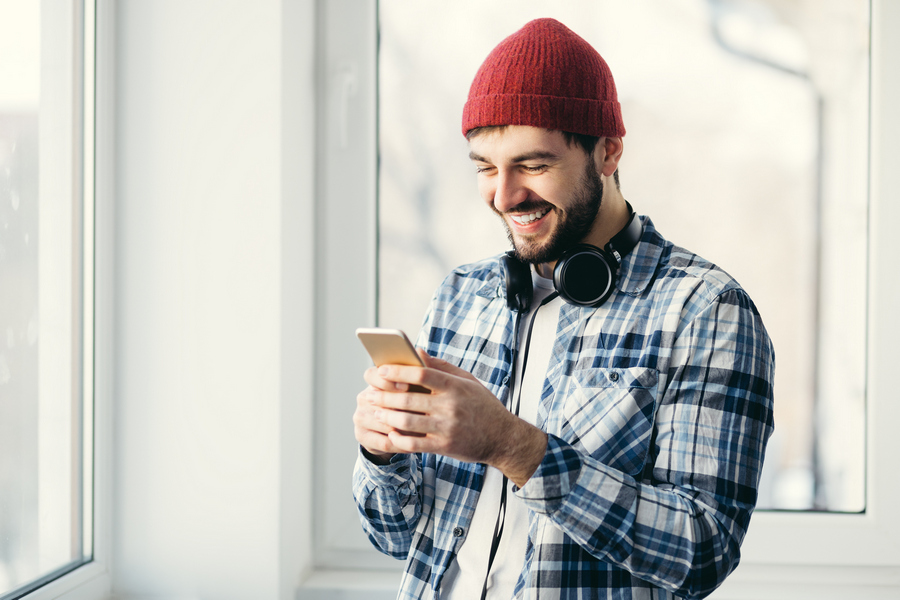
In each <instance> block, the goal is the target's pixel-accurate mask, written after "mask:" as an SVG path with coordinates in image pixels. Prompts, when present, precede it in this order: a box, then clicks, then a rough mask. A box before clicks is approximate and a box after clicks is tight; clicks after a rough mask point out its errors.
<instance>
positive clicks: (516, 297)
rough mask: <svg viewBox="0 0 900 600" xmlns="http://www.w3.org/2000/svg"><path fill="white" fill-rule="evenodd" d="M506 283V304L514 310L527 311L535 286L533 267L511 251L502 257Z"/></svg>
mask: <svg viewBox="0 0 900 600" xmlns="http://www.w3.org/2000/svg"><path fill="white" fill-rule="evenodd" d="M501 263H502V265H503V273H504V278H505V285H506V305H507V306H509V308H510V309H512V310H517V311H519V312H525V311H527V310H528V309H529V308H530V307H531V296H532V293H533V287H532V283H531V268H530V267H529V266H528V265H527V264H526V263H524V262H522V261H521V260H519V259H518V258H516V255H515V252H512V251H509V252H507V253H506V254H504V255H503V256H502V257H501Z"/></svg>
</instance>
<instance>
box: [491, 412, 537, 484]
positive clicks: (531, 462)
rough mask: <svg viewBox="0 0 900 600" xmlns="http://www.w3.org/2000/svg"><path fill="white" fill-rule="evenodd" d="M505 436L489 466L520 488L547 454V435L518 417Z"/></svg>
mask: <svg viewBox="0 0 900 600" xmlns="http://www.w3.org/2000/svg"><path fill="white" fill-rule="evenodd" d="M513 418H514V419H515V421H514V424H513V426H512V427H509V428H507V429H506V431H507V435H506V436H504V438H503V439H502V440H501V441H500V444H499V452H498V455H497V457H496V458H495V459H494V460H493V461H492V464H491V466H493V467H496V468H497V469H499V470H500V471H501V472H502V473H503V474H504V475H506V476H507V477H508V478H509V480H510V481H512V482H513V483H515V484H516V485H517V486H518V487H522V486H524V485H525V483H527V482H528V480H529V479H530V478H531V476H532V475H534V472H535V471H537V468H538V466H539V465H540V464H541V461H543V460H544V454H545V453H546V452H547V434H546V433H544V432H543V431H541V430H540V429H538V428H537V427H535V426H534V425H531V424H530V423H528V422H526V421H523V420H522V419H520V418H518V417H513Z"/></svg>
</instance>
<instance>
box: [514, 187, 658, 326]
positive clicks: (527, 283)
mask: <svg viewBox="0 0 900 600" xmlns="http://www.w3.org/2000/svg"><path fill="white" fill-rule="evenodd" d="M628 210H629V211H630V212H631V217H630V218H629V219H628V223H627V224H626V225H625V227H623V228H622V230H621V231H619V233H617V234H616V235H615V236H613V238H612V239H611V240H610V241H609V243H608V244H607V245H606V247H605V248H603V249H601V248H598V247H597V246H592V245H590V244H576V245H575V246H572V247H571V248H569V249H568V250H567V251H566V252H565V253H563V255H562V256H561V257H560V259H559V260H558V261H557V263H556V268H554V269H553V287H555V288H556V291H557V292H559V295H560V296H561V297H562V298H563V300H565V301H566V302H568V303H570V304H575V305H577V306H592V307H597V306H600V305H601V304H603V303H604V302H606V299H607V298H609V297H610V296H611V295H612V293H613V290H614V289H615V284H616V273H617V272H618V270H619V265H620V264H621V263H622V258H623V257H624V256H625V255H627V254H628V253H629V252H631V250H632V249H633V248H634V247H635V246H636V245H637V243H638V242H639V241H640V239H641V234H642V233H643V230H644V228H643V226H642V225H641V220H640V219H639V218H637V215H636V213H635V212H634V209H632V208H631V205H630V204H629V205H628ZM501 263H502V266H503V271H504V275H505V279H506V304H507V305H508V306H509V308H510V309H512V310H515V311H518V312H520V313H522V312H526V311H527V310H528V309H529V307H530V306H531V296H532V292H533V286H532V283H531V266H530V265H529V264H528V263H525V262H523V261H521V260H519V259H518V258H516V255H515V252H514V251H512V250H510V251H509V252H507V253H506V254H504V255H503V256H502V257H501Z"/></svg>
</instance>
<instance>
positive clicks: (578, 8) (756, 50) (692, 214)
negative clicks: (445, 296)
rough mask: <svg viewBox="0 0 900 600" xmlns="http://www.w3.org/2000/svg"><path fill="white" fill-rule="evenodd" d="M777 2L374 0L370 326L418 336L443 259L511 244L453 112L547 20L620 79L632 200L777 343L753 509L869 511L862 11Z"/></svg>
mask: <svg viewBox="0 0 900 600" xmlns="http://www.w3.org/2000/svg"><path fill="white" fill-rule="evenodd" d="M476 4H478V7H477V11H478V14H479V15H480V16H481V17H482V18H479V19H476V20H473V19H471V18H470V15H471V14H473V12H474V11H475V10H476ZM783 4H784V3H781V2H777V1H769V0H755V1H753V2H729V1H717V2H709V1H707V0H694V1H685V2H679V3H675V4H673V3H671V2H667V1H664V0H658V1H651V2H643V3H637V4H635V3H605V2H595V1H592V0H585V1H583V2H569V3H565V4H564V5H559V6H556V7H553V8H551V7H549V6H548V5H547V3H546V2H521V3H519V4H517V10H515V11H508V10H506V9H505V8H504V7H503V6H502V5H498V4H494V5H483V3H473V2H457V3H455V4H454V6H453V9H452V10H450V9H447V8H445V9H443V10H441V11H440V12H439V13H436V12H435V11H434V10H433V7H432V6H429V5H428V3H418V4H414V5H411V4H409V3H406V2H392V1H390V0H388V1H385V2H382V3H381V4H380V12H379V23H380V31H381V36H380V48H379V115H378V116H379V132H380V134H379V151H380V157H381V160H380V166H381V168H380V171H379V204H378V206H379V215H378V219H379V236H378V240H379V264H378V269H379V270H378V277H379V279H378V294H379V297H378V300H379V301H378V310H379V313H378V319H379V322H380V323H381V324H383V325H385V326H388V327H401V328H403V329H405V330H406V331H408V332H410V333H411V335H413V336H414V335H415V332H417V331H418V328H419V323H420V320H421V317H422V314H423V312H424V311H423V307H425V306H427V304H428V300H429V299H430V296H431V293H432V292H433V291H434V289H435V288H436V287H437V285H438V284H439V283H440V281H441V279H443V277H444V276H445V275H446V274H447V273H448V272H449V271H450V269H452V268H453V267H455V266H457V265H460V264H464V263H466V262H471V261H474V260H479V259H481V258H484V257H487V256H492V255H494V254H498V253H499V252H502V251H505V250H507V249H508V248H509V244H508V242H507V241H506V237H505V232H504V230H503V228H502V226H501V225H500V223H499V220H498V219H497V218H496V217H494V216H493V215H492V214H491V213H490V211H488V210H486V209H485V207H484V206H483V202H482V201H481V199H480V198H479V196H478V193H477V190H476V188H475V178H474V176H472V175H471V174H472V168H471V166H470V165H469V164H468V163H469V161H468V157H467V156H468V152H467V150H466V142H465V140H464V139H463V137H462V135H461V134H460V131H459V122H460V113H461V107H462V105H463V103H464V102H465V99H466V94H467V92H468V86H469V83H471V79H472V77H473V76H474V73H475V71H476V70H477V69H478V67H479V65H480V64H481V61H482V60H484V57H485V56H487V54H488V52H490V50H491V48H493V46H494V45H495V44H496V43H498V42H499V41H500V40H501V39H503V37H505V36H506V35H508V34H510V33H512V32H513V31H515V30H516V29H518V28H519V27H520V26H521V25H522V24H524V23H525V22H526V21H528V20H530V19H532V18H536V17H539V16H551V17H556V18H558V19H559V20H560V21H562V22H563V23H566V24H569V26H570V27H571V28H573V29H574V30H575V31H576V32H577V33H579V34H580V35H582V36H583V37H585V38H586V39H588V41H589V42H591V43H592V45H593V46H594V47H595V48H597V49H598V50H599V52H600V53H601V55H603V56H604V58H605V59H606V61H607V62H608V63H609V64H610V68H611V69H612V72H613V76H614V77H615V78H616V84H617V87H618V92H619V100H620V102H621V103H622V113H623V116H624V120H625V127H626V129H627V130H628V134H627V135H626V136H625V138H624V141H625V153H624V156H623V159H622V162H621V163H620V168H619V171H620V174H621V181H622V192H623V194H624V195H625V197H626V199H628V200H629V201H630V202H631V204H632V205H634V206H635V208H636V210H637V211H638V212H639V213H642V214H647V215H649V216H650V217H651V218H652V219H653V221H654V224H655V225H656V227H657V229H659V230H660V231H661V232H662V234H663V235H664V236H666V237H667V238H668V239H670V240H672V241H673V242H674V243H676V244H679V245H682V246H684V247H686V248H688V249H690V250H693V251H695V252H697V253H699V254H700V255H701V256H703V257H704V258H707V259H709V260H712V261H713V262H716V263H718V264H719V265H720V266H722V267H723V268H724V269H725V270H726V271H729V272H730V273H731V274H732V275H734V276H735V277H736V278H737V279H738V281H740V282H741V283H742V285H743V286H744V287H745V288H746V289H747V290H748V292H749V293H750V296H751V297H752V298H753V299H754V301H755V302H756V304H757V306H758V307H759V310H760V312H761V314H762V316H763V319H764V321H765V323H766V325H767V328H768V329H769V333H770V335H771V336H772V339H773V342H774V344H775V352H776V356H777V369H776V382H775V391H776V403H775V406H776V409H775V410H776V414H775V422H776V434H775V436H774V437H773V438H772V441H771V443H770V445H769V448H768V451H767V461H766V469H765V475H764V481H763V484H762V488H761V497H760V502H759V506H760V507H762V508H775V509H815V510H832V511H846V512H856V511H862V510H864V509H865V493H864V491H865V477H864V475H865V465H864V460H863V454H864V440H865V436H864V417H865V411H864V404H865V402H864V393H863V391H864V381H865V364H864V360H863V359H864V356H865V285H864V282H865V273H866V272H865V269H864V268H858V267H859V266H863V265H865V262H866V247H865V240H866V214H867V213H866V202H867V195H866V165H867V156H866V144H867V134H866V122H867V112H868V111H867V106H868V104H867V103H868V73H869V69H868V56H869V43H868V39H869V36H868V28H869V15H868V4H867V2H866V0H831V1H829V2H821V3H816V4H815V5H814V6H813V5H797V6H794V7H792V8H791V9H789V10H786V9H785V7H784V6H783ZM804 7H805V8H804ZM438 23H439V24H440V25H439V26H438ZM429 24H431V25H430V26H429ZM451 56H452V57H453V58H452V59H451V58H448V57H451ZM838 161H839V162H840V164H838ZM838 274H839V275H840V276H839V277H838V276H837V275H838ZM838 340H840V341H838Z"/></svg>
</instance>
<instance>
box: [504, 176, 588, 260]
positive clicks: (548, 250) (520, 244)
mask: <svg viewBox="0 0 900 600" xmlns="http://www.w3.org/2000/svg"><path fill="white" fill-rule="evenodd" d="M602 198H603V182H602V181H601V180H600V175H599V174H598V173H597V171H596V170H595V169H594V164H593V161H588V164H587V167H586V168H585V171H584V177H583V179H582V181H581V186H580V188H579V189H577V190H576V191H575V193H574V195H573V198H572V202H570V203H569V208H568V209H567V210H562V209H560V208H557V207H553V208H551V210H553V211H556V214H557V224H556V228H555V229H554V230H553V231H551V232H550V237H549V239H548V240H547V241H546V242H544V243H543V244H541V243H538V242H534V241H530V240H528V239H516V237H515V236H513V233H512V230H511V229H510V228H509V224H508V223H507V222H506V219H503V216H502V213H500V212H499V211H497V210H496V209H494V212H496V213H497V214H498V215H500V216H501V219H503V225H504V226H505V227H506V237H508V238H509V242H510V244H512V247H513V250H514V251H515V253H516V258H518V259H519V260H520V261H522V262H525V263H529V264H535V265H537V264H541V263H549V262H553V261H556V260H559V258H560V257H561V256H562V255H563V253H564V252H565V251H566V250H568V249H569V248H571V247H572V246H574V245H575V244H578V243H580V242H581V241H582V240H583V239H584V238H585V237H587V234H588V233H589V232H590V231H591V227H593V225H594V220H595V219H596V218H597V213H598V212H599V211H600V203H601V200H602ZM546 207H547V204H546V203H544V202H525V203H522V204H521V205H519V206H518V207H517V208H519V209H521V212H530V211H532V210H538V209H541V208H546Z"/></svg>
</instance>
